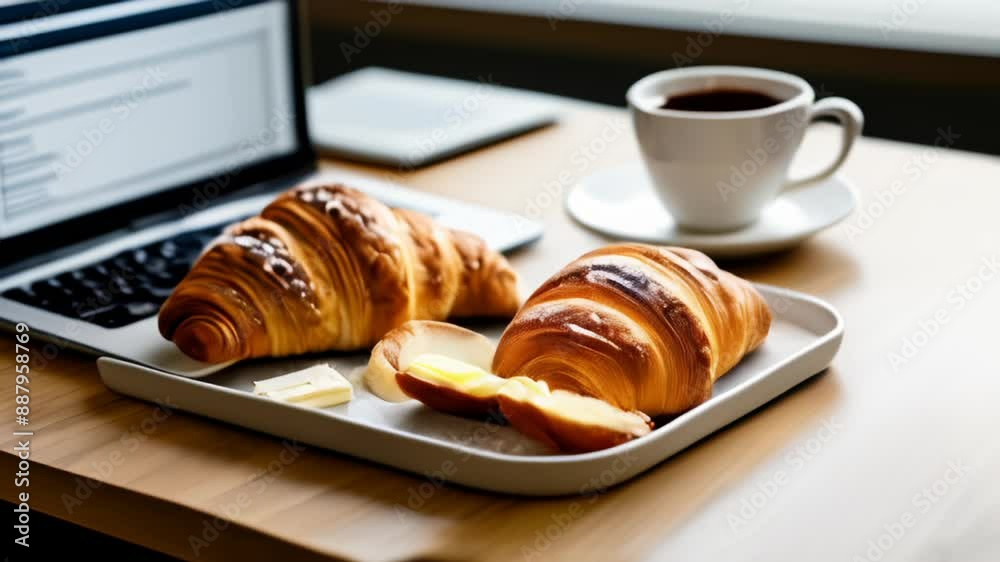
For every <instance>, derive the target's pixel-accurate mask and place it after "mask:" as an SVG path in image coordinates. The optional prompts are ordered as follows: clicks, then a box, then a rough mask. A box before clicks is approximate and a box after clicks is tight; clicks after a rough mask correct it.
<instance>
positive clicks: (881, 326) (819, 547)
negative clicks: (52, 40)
mask: <svg viewBox="0 0 1000 562" xmlns="http://www.w3.org/2000/svg"><path fill="white" fill-rule="evenodd" d="M575 107H576V109H574V110H573V111H571V112H570V113H569V114H568V115H567V116H566V118H565V119H564V121H563V122H562V123H561V124H560V125H558V126H556V127H552V128H549V129H546V130H543V131H539V132H535V133H533V134H530V135H527V136H525V137H522V138H520V139H518V140H516V141H512V142H506V143H503V144H501V145H499V146H495V147H492V148H488V149H484V150H480V151H477V152H475V153H473V154H470V155H467V156H463V157H461V158H458V159H455V160H451V161H449V162H446V163H443V164H439V165H436V166H433V167H430V168H427V169H424V170H420V171H418V172H415V173H408V174H393V173H391V172H390V171H386V170H378V169H374V168H366V167H361V166H351V167H352V168H356V169H358V170H362V171H365V172H370V173H374V174H379V175H389V176H392V177H394V178H395V179H397V180H398V181H400V182H402V183H405V184H407V185H411V186H413V187H414V188H416V189H421V190H426V191H428V192H434V193H441V194H446V195H450V196H453V197H458V198H462V199H467V200H470V201H475V202H478V203H483V204H486V205H490V206H494V207H497V208H502V209H505V210H507V211H513V212H517V213H521V214H524V215H527V216H536V215H537V216H539V217H541V218H542V220H544V221H545V224H546V228H547V230H546V233H545V237H544V239H543V240H542V241H541V242H540V243H538V244H537V245H535V246H533V247H531V248H528V249H526V250H524V251H522V252H520V253H518V254H516V255H515V256H514V258H513V261H514V264H515V266H516V267H517V268H518V269H519V270H520V271H521V272H522V274H523V278H524V281H525V288H532V287H533V286H534V285H535V284H537V283H538V282H539V281H541V280H542V279H543V278H544V277H546V276H548V275H549V274H550V273H552V272H553V271H554V270H555V268H556V267H557V266H558V265H561V264H562V263H564V262H566V261H568V260H570V259H571V258H573V257H575V256H577V255H578V254H580V253H581V252H582V251H584V250H585V249H588V248H591V247H594V246H597V245H600V244H602V243H605V242H606V241H605V240H604V239H603V238H601V237H600V236H598V235H596V234H593V233H591V232H588V231H586V230H584V229H582V228H580V227H579V226H577V225H575V224H574V223H572V222H571V220H570V219H569V218H568V217H567V216H566V214H565V212H564V210H563V208H562V205H561V203H560V201H561V197H562V196H563V195H565V191H566V189H567V188H568V187H569V186H570V185H571V184H572V183H573V181H575V180H576V179H578V178H580V177H582V176H583V175H585V174H586V173H588V172H590V171H592V170H597V169H600V168H603V167H606V166H609V165H614V164H617V163H620V162H624V161H628V160H630V159H634V158H636V156H637V151H636V146H635V143H634V142H633V140H632V138H631V135H630V133H629V128H628V126H627V122H626V121H625V114H624V112H622V111H620V110H617V109H608V108H602V107H597V106H583V105H581V106H575ZM947 129H948V128H947V125H946V124H943V125H942V130H943V131H945V132H947ZM954 132H955V133H957V134H959V135H960V134H961V131H954ZM939 134H940V133H939V132H938V131H927V139H928V141H932V140H934V139H935V137H937V136H938V135H939ZM951 141H952V142H953V146H952V148H950V149H948V150H937V149H930V148H928V147H925V146H914V145H906V144H898V143H892V142H884V141H879V140H873V139H863V140H862V141H861V142H859V144H858V145H857V147H856V149H855V152H854V154H853V155H852V157H851V159H850V161H849V162H848V163H847V166H846V168H845V170H844V173H845V174H846V175H847V176H849V177H850V178H851V179H852V180H853V181H854V182H855V183H856V184H857V185H858V187H859V190H860V191H861V195H862V201H863V204H862V210H859V212H857V213H855V214H854V216H852V217H851V218H850V219H848V221H847V222H846V223H845V225H846V226H841V227H837V228H833V229H831V230H828V231H826V232H824V233H823V234H822V235H820V236H818V237H816V238H815V239H814V240H812V241H810V242H809V243H807V244H805V245H803V246H802V247H800V248H799V249H796V250H794V251H791V252H789V253H785V254H781V255H777V256H773V257H770V258H766V259H761V260H755V261H752V262H746V263H737V264H729V267H730V268H731V269H733V270H734V271H736V272H738V273H739V274H742V275H745V276H747V277H749V278H752V279H754V280H756V281H762V282H766V283H772V284H777V285H783V286H787V287H792V288H794V289H797V290H800V291H806V292H808V293H812V294H815V295H818V296H820V297H822V298H824V299H827V300H829V301H830V302H832V303H833V304H834V305H835V306H837V307H838V308H839V309H840V311H841V312H842V313H843V315H844V317H845V319H846V323H847V331H846V339H845V341H844V346H843V348H842V350H841V352H840V354H839V355H838V357H837V358H836V359H835V361H834V364H833V367H832V368H831V369H829V371H828V372H827V373H826V374H825V375H823V376H820V377H817V378H815V379H813V382H810V383H807V384H805V385H803V386H801V387H799V388H797V389H796V390H794V391H793V392H791V393H789V394H788V395H786V396H785V397H784V398H782V399H780V400H778V401H776V402H774V403H772V404H771V405H769V406H767V407H765V408H763V409H762V410H760V411H759V412H757V413H755V414H753V415H751V416H748V417H747V418H745V419H744V420H742V421H741V422H739V423H736V424H734V425H732V426H731V427H729V428H728V429H726V430H724V431H721V432H719V433H718V434H717V435H715V436H713V437H711V438H709V439H706V440H704V441H703V442H701V443H700V444H698V445H696V446H694V447H692V448H691V449H690V450H688V451H687V452H685V453H684V454H681V455H680V456H678V457H676V458H674V459H673V460H670V461H668V462H666V463H664V464H663V465H661V466H659V467H656V468H655V469H653V470H651V471H649V472H648V473H647V474H645V475H644V476H641V477H640V478H638V479H637V480H635V481H633V482H631V483H629V484H627V485H624V486H621V487H618V488H615V489H612V490H609V491H607V492H606V493H604V494H602V495H599V496H595V497H593V498H585V499H581V498H563V499H542V500H538V499H522V498H514V497H504V496H500V495H493V494H487V493H480V492H475V491H470V490H466V489H458V488H453V487H448V486H445V487H442V488H440V489H436V490H435V491H434V493H433V494H432V495H431V497H430V498H429V499H426V500H424V501H422V502H416V501H411V497H412V496H413V495H414V494H415V493H416V491H417V488H418V487H419V486H420V485H421V484H422V483H424V482H426V480H424V479H421V478H417V477H414V476H410V475H408V474H403V473H401V472H397V471H395V470H390V469H387V468H383V467H381V466H376V465H372V464H368V463H365V462H362V461H358V460H355V459H351V458H347V457H344V456H341V455H337V454H334V453H330V452H325V451H320V450H302V451H298V450H294V449H293V450H288V451H286V452H285V453H284V454H283V453H282V451H283V450H285V446H283V444H282V442H281V440H280V439H276V438H272V437H267V436H264V435H259V434H255V433H252V432H249V431H246V430H242V429H240V428H237V427H231V426H227V425H223V424H221V423H216V422H213V421H210V420H207V419H201V418H197V417H194V416H190V415H186V414H183V413H180V412H173V411H169V409H168V410H164V409H162V408H161V409H159V410H158V409H157V407H155V406H153V405H150V404H146V403H142V402H138V401H135V400H132V399H129V398H125V397H122V396H118V395H116V394H114V393H112V392H110V391H109V390H107V389H106V388H104V387H103V386H102V385H101V383H100V381H99V379H98V376H97V372H96V369H95V367H94V361H93V358H92V357H85V356H82V355H79V354H77V353H73V352H69V351H62V352H60V353H58V356H57V357H55V358H53V359H52V360H51V361H49V362H48V364H47V365H42V364H36V366H35V369H34V378H33V380H32V383H31V385H32V386H31V392H32V405H33V409H32V412H31V416H32V417H31V427H30V429H32V430H34V432H35V435H34V437H33V439H32V442H31V455H32V456H31V460H32V462H33V464H32V468H31V488H30V489H31V505H32V508H33V509H35V510H38V511H43V512H45V513H48V514H51V515H54V516H56V517H60V518H63V519H66V520H69V521H72V522H74V523H77V524H80V525H83V526H86V527H89V528H93V529H96V530H98V531H100V532H102V533H106V534H109V535H113V536H116V537H119V538H122V539H125V540H128V541H132V542H136V543H139V544H142V545H145V546H148V547H150V548H153V549H156V550H159V551H163V552H165V553H168V554H170V555H173V556H176V557H179V558H184V559H196V558H197V559H199V560H236V559H238V558H236V556H238V555H240V554H243V555H245V556H251V558H248V559H272V558H276V557H277V556H279V555H280V556H283V558H282V559H284V560H309V559H313V558H320V557H321V556H331V557H340V558H345V559H360V560H430V559H433V560H473V559H475V560H480V559H482V560H512V559H526V560H548V559H552V560H563V559H572V560H626V559H627V560H632V559H668V558H673V559H683V560H718V559H723V557H726V559H736V560H858V559H861V560H867V559H871V560H874V559H876V558H878V557H879V556H880V554H881V552H882V551H885V555H884V557H883V558H882V559H883V560H907V561H913V560H944V559H955V560H963V561H970V560H974V561H979V560H982V561H985V560H987V559H989V560H994V559H995V556H996V554H997V552H998V550H1000V549H998V543H1000V534H998V532H997V530H998V529H1000V482H998V481H997V478H996V476H997V474H998V470H997V469H998V466H1000V452H998V451H1000V449H998V445H997V440H996V435H995V434H994V433H993V430H995V429H996V428H997V427H998V426H1000V409H998V407H997V403H998V399H1000V367H998V362H997V360H996V350H997V348H998V346H1000V341H998V334H1000V329H998V323H997V320H996V318H997V312H998V311H1000V275H997V273H998V269H997V266H998V262H997V261H996V260H997V258H1000V221H998V219H997V215H998V213H1000V160H997V159H995V158H990V157H985V156H979V155H975V154H969V153H963V152H961V151H960V150H958V149H960V148H961V137H960V136H959V137H958V138H957V139H951ZM835 142H836V134H835V132H834V131H833V130H830V129H826V128H824V127H823V126H820V127H819V128H818V129H817V130H816V131H814V132H811V133H810V137H809V140H808V141H807V146H806V147H805V149H804V150H805V151H806V154H807V155H808V156H809V157H810V158H807V160H812V158H811V157H815V158H816V159H820V160H821V159H822V157H823V155H827V154H830V153H832V147H833V145H834V144H835ZM329 164H331V165H333V164H336V163H332V162H330V163H329ZM3 342H4V343H3V350H2V353H0V370H2V372H3V373H4V375H5V377H4V380H6V381H8V382H7V384H6V385H5V388H4V389H3V391H2V397H3V398H2V402H3V408H2V411H4V412H8V413H10V412H12V411H13V409H14V395H13V388H12V387H13V384H12V383H11V382H10V381H11V380H12V378H13V371H14V369H13V364H14V363H13V353H12V347H13V343H12V340H10V339H9V337H8V336H4V339H3ZM168 408H169V407H168ZM12 418H13V415H6V414H5V415H4V420H3V427H4V432H3V434H4V435H6V436H10V435H11V431H13V430H16V429H18V428H17V427H16V426H14V425H13V423H11V421H12ZM14 446H15V441H14V440H13V439H11V438H10V437H6V438H5V440H4V443H3V451H4V453H6V454H4V455H0V461H2V465H3V467H2V471H3V474H5V475H11V474H12V473H14V472H15V461H16V459H15V457H14V456H13V455H12V451H13V447H14ZM284 461H289V462H287V463H286V462H284ZM269 467H270V472H269ZM4 482H5V484H4V486H3V488H2V489H3V497H4V499H6V500H8V501H10V500H13V499H14V489H13V488H12V487H11V481H10V477H9V476H4ZM220 529H221V530H220ZM265 557H266V558H265ZM855 557H858V558H855Z"/></svg>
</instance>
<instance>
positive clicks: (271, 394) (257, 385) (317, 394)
mask: <svg viewBox="0 0 1000 562" xmlns="http://www.w3.org/2000/svg"><path fill="white" fill-rule="evenodd" d="M253 392H254V394H257V395H260V396H266V397H268V398H271V399H273V400H279V401H281V402H288V403H289V404H296V405H299V406H311V407H314V408H327V407H329V406H336V405H337V404H343V403H344V402H348V401H350V400H351V399H352V398H354V389H353V387H351V383H350V382H348V381H347V379H346V378H344V375H341V374H340V373H339V372H337V370H336V369H334V368H333V367H331V366H329V365H314V366H312V367H309V368H308V369H303V370H301V371H296V372H294V373H288V374H287V375H281V376H280V377H274V378H271V379H266V380H262V381H254V383H253Z"/></svg>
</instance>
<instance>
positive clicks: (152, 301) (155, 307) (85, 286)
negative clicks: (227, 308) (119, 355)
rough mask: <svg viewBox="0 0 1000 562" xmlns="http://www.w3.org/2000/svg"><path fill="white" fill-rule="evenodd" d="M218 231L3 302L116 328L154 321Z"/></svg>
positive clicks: (134, 252)
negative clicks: (144, 320)
mask: <svg viewBox="0 0 1000 562" xmlns="http://www.w3.org/2000/svg"><path fill="white" fill-rule="evenodd" d="M223 228H224V226H223V225H218V226H212V227H208V228H204V229H201V230H194V231H189V232H185V233H182V234H180V235H178V236H175V237H173V238H171V239H168V240H161V241H158V242H154V243H152V244H148V245H146V246H143V247H140V248H134V249H131V250H126V251H124V252H121V253H119V254H116V255H114V256H112V257H110V258H108V259H105V260H104V261H101V262H99V263H95V264H92V265H88V266H86V267H82V268H80V269H77V270H73V271H67V272H63V273H60V274H58V275H56V276H54V277H51V278H49V279H43V280H41V281H36V282H34V283H32V284H31V285H29V286H26V287H16V288H12V289H8V290H6V291H4V293H3V296H4V297H5V298H8V299H11V300H15V301H17V302H20V303H23V304H26V305H28V306H34V307H38V308H43V309H45V310H49V311H51V312H55V313H56V314H60V315H63V316H67V317H70V318H77V319H80V320H83V321H86V322H89V323H91V324H96V325H98V326H103V327H105V328H119V327H122V326H127V325H129V324H132V323H134V322H137V321H139V320H142V319H145V318H149V317H150V316H154V315H156V313H157V312H159V310H160V306H162V305H163V303H164V302H165V301H166V300H167V298H168V297H169V296H170V293H172V292H173V289H174V287H176V286H177V284H178V283H180V281H181V280H182V279H183V278H184V276H185V275H187V274H188V272H189V271H190V269H191V266H192V265H193V263H194V262H195V261H196V260H197V259H198V256H199V255H201V252H202V250H203V249H204V248H205V246H206V245H207V244H209V243H210V242H211V241H212V240H214V239H215V238H216V236H218V235H219V233H220V232H222V230H223Z"/></svg>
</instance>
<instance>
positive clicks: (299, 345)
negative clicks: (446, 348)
mask: <svg viewBox="0 0 1000 562" xmlns="http://www.w3.org/2000/svg"><path fill="white" fill-rule="evenodd" d="M518 304H519V299H518V294H517V276H516V274H515V273H514V270H513V269H511V267H510V264H509V263H508V262H507V260H506V259H505V258H504V257H503V256H502V255H501V254H499V253H498V252H495V251H493V250H490V249H489V248H487V247H486V244H485V242H483V241H482V240H481V239H479V238H478V237H476V236H474V235H472V234H468V233H465V232H460V231H456V230H450V229H447V228H444V227H442V226H441V225H439V224H437V223H436V222H434V221H433V220H432V219H431V218H429V217H427V216H425V215H422V214H420V213H417V212H413V211H408V210H403V209H390V208H388V207H386V206H385V205H383V204H382V203H380V202H378V201H376V200H374V199H372V198H371V197H368V196H367V195H365V194H364V193H362V192H360V191H357V190H355V189H351V188H349V187H345V186H343V185H309V186H302V187H298V188H294V189H292V190H290V191H287V192H285V193H283V194H282V195H280V196H278V198H277V199H276V200H275V201H274V202H272V203H271V204H270V205H268V206H267V207H266V208H265V209H264V210H263V211H262V212H261V213H260V215H259V216H256V217H252V218H250V219H247V220H245V221H243V222H240V223H237V224H235V225H233V226H231V227H229V228H228V229H227V230H226V231H225V232H224V233H223V235H222V236H220V238H218V239H217V240H216V241H215V242H214V243H213V244H212V245H211V246H210V247H209V248H208V249H207V250H205V252H204V253H203V254H202V256H201V257H200V258H199V259H198V261H197V262H196V263H195V265H194V266H193V267H192V269H191V271H190V272H189V273H188V275H187V276H186V277H185V278H184V279H183V280H182V281H181V283H180V284H179V285H178V286H177V288H176V289H175V290H174V292H173V293H172V294H171V296H170V298H169V299H167V301H166V302H165V303H164V305H163V307H162V308H161V310H160V315H159V328H160V333H161V334H163V336H164V337H165V338H167V339H169V340H173V341H174V343H175V344H176V345H177V346H178V347H179V348H180V349H181V351H183V352H184V353H186V354H187V355H189V356H191V357H193V358H195V359H197V360H200V361H205V362H209V363H221V362H228V361H233V360H238V359H245V358H250V357H264V356H283V355H292V354H298V353H307V352H315V351H326V350H354V349H361V348H366V347H370V346H371V345H373V344H375V342H377V341H378V340H379V339H380V338H382V336H383V335H385V334H386V332H388V331H390V330H391V329H393V328H395V327H397V326H399V325H401V324H403V323H404V322H406V321H407V320H411V319H429V320H440V319H444V318H447V317H449V316H496V317H506V318H509V317H511V316H513V315H514V313H515V312H516V311H517V308H518Z"/></svg>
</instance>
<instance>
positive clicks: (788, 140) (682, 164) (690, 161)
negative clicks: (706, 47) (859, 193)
mask: <svg viewBox="0 0 1000 562" xmlns="http://www.w3.org/2000/svg"><path fill="white" fill-rule="evenodd" d="M713 90H738V91H750V92H757V93H762V94H766V95H768V96H770V97H772V98H775V99H777V100H780V102H779V103H776V104H774V105H770V106H768V107H763V108H761V109H751V110H744V111H687V110H677V109H664V107H663V106H664V104H665V103H666V101H667V99H668V98H669V97H670V96H677V95H682V94H693V93H698V92H709V91H713ZM627 98H628V104H629V107H630V109H631V113H632V122H633V125H634V126H635V133H636V135H637V136H638V139H639V145H640V148H641V151H642V157H643V161H644V163H645V165H646V170H647V172H648V173H649V176H650V179H651V180H652V183H653V185H654V187H655V189H656V193H657V195H658V196H659V199H660V201H662V203H663V204H664V206H665V207H666V208H667V209H668V210H669V211H670V214H671V215H672V216H673V217H674V219H675V220H676V221H677V223H678V224H679V225H681V226H682V227H685V228H689V229H692V230H702V231H710V232H720V231H727V230H734V229H738V228H741V227H744V226H747V225H749V224H751V223H753V222H754V221H755V220H757V218H758V217H759V216H760V213H761V211H762V210H763V209H764V207H765V206H767V204H768V203H770V202H771V201H773V200H774V199H775V198H776V197H777V196H778V195H780V194H781V193H783V192H786V191H788V190H791V189H796V188H798V187H802V186H804V185H808V184H810V183H812V182H815V181H818V180H820V179H823V178H825V177H827V176H830V175H832V174H833V173H834V172H836V171H837V169H838V168H840V166H841V164H843V163H844V160H845V159H846V158H847V155H848V153H849V152H850V150H851V146H852V145H853V144H854V140H855V139H856V138H857V137H858V136H859V135H860V134H861V128H862V126H863V124H864V117H863V115H862V113H861V109H859V108H858V106H857V105H855V104H854V103H853V102H851V101H850V100H847V99H844V98H836V97H830V98H824V99H821V100H819V101H814V100H815V93H814V92H813V89H812V88H811V87H810V86H809V84H808V83H807V82H806V81H805V80H803V79H802V78H799V77H798V76H794V75H791V74H787V73H784V72H778V71H775V70H765V69H759V68H747V67H737V66H698V67H687V68H678V69H674V70H665V71H662V72H657V73H654V74H650V75H649V76H646V77H645V78H643V79H641V80H639V81H638V82H636V83H635V84H634V85H632V87H631V88H629V90H628V94H627ZM819 117H833V118H834V119H836V120H837V121H839V123H840V125H841V126H842V128H843V133H844V134H843V139H842V142H841V145H840V152H839V154H837V156H836V158H834V160H833V162H832V163H831V164H829V165H828V166H826V167H824V168H823V169H821V170H820V171H818V172H817V173H815V174H812V175H810V176H809V177H805V178H797V179H795V178H789V177H788V168H789V165H790V164H791V162H792V157H793V156H794V155H795V153H796V151H797V150H798V148H799V145H800V144H801V142H802V138H803V136H804V134H805V130H806V128H807V127H808V125H809V124H810V123H811V122H813V121H814V120H816V119H817V118H819Z"/></svg>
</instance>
